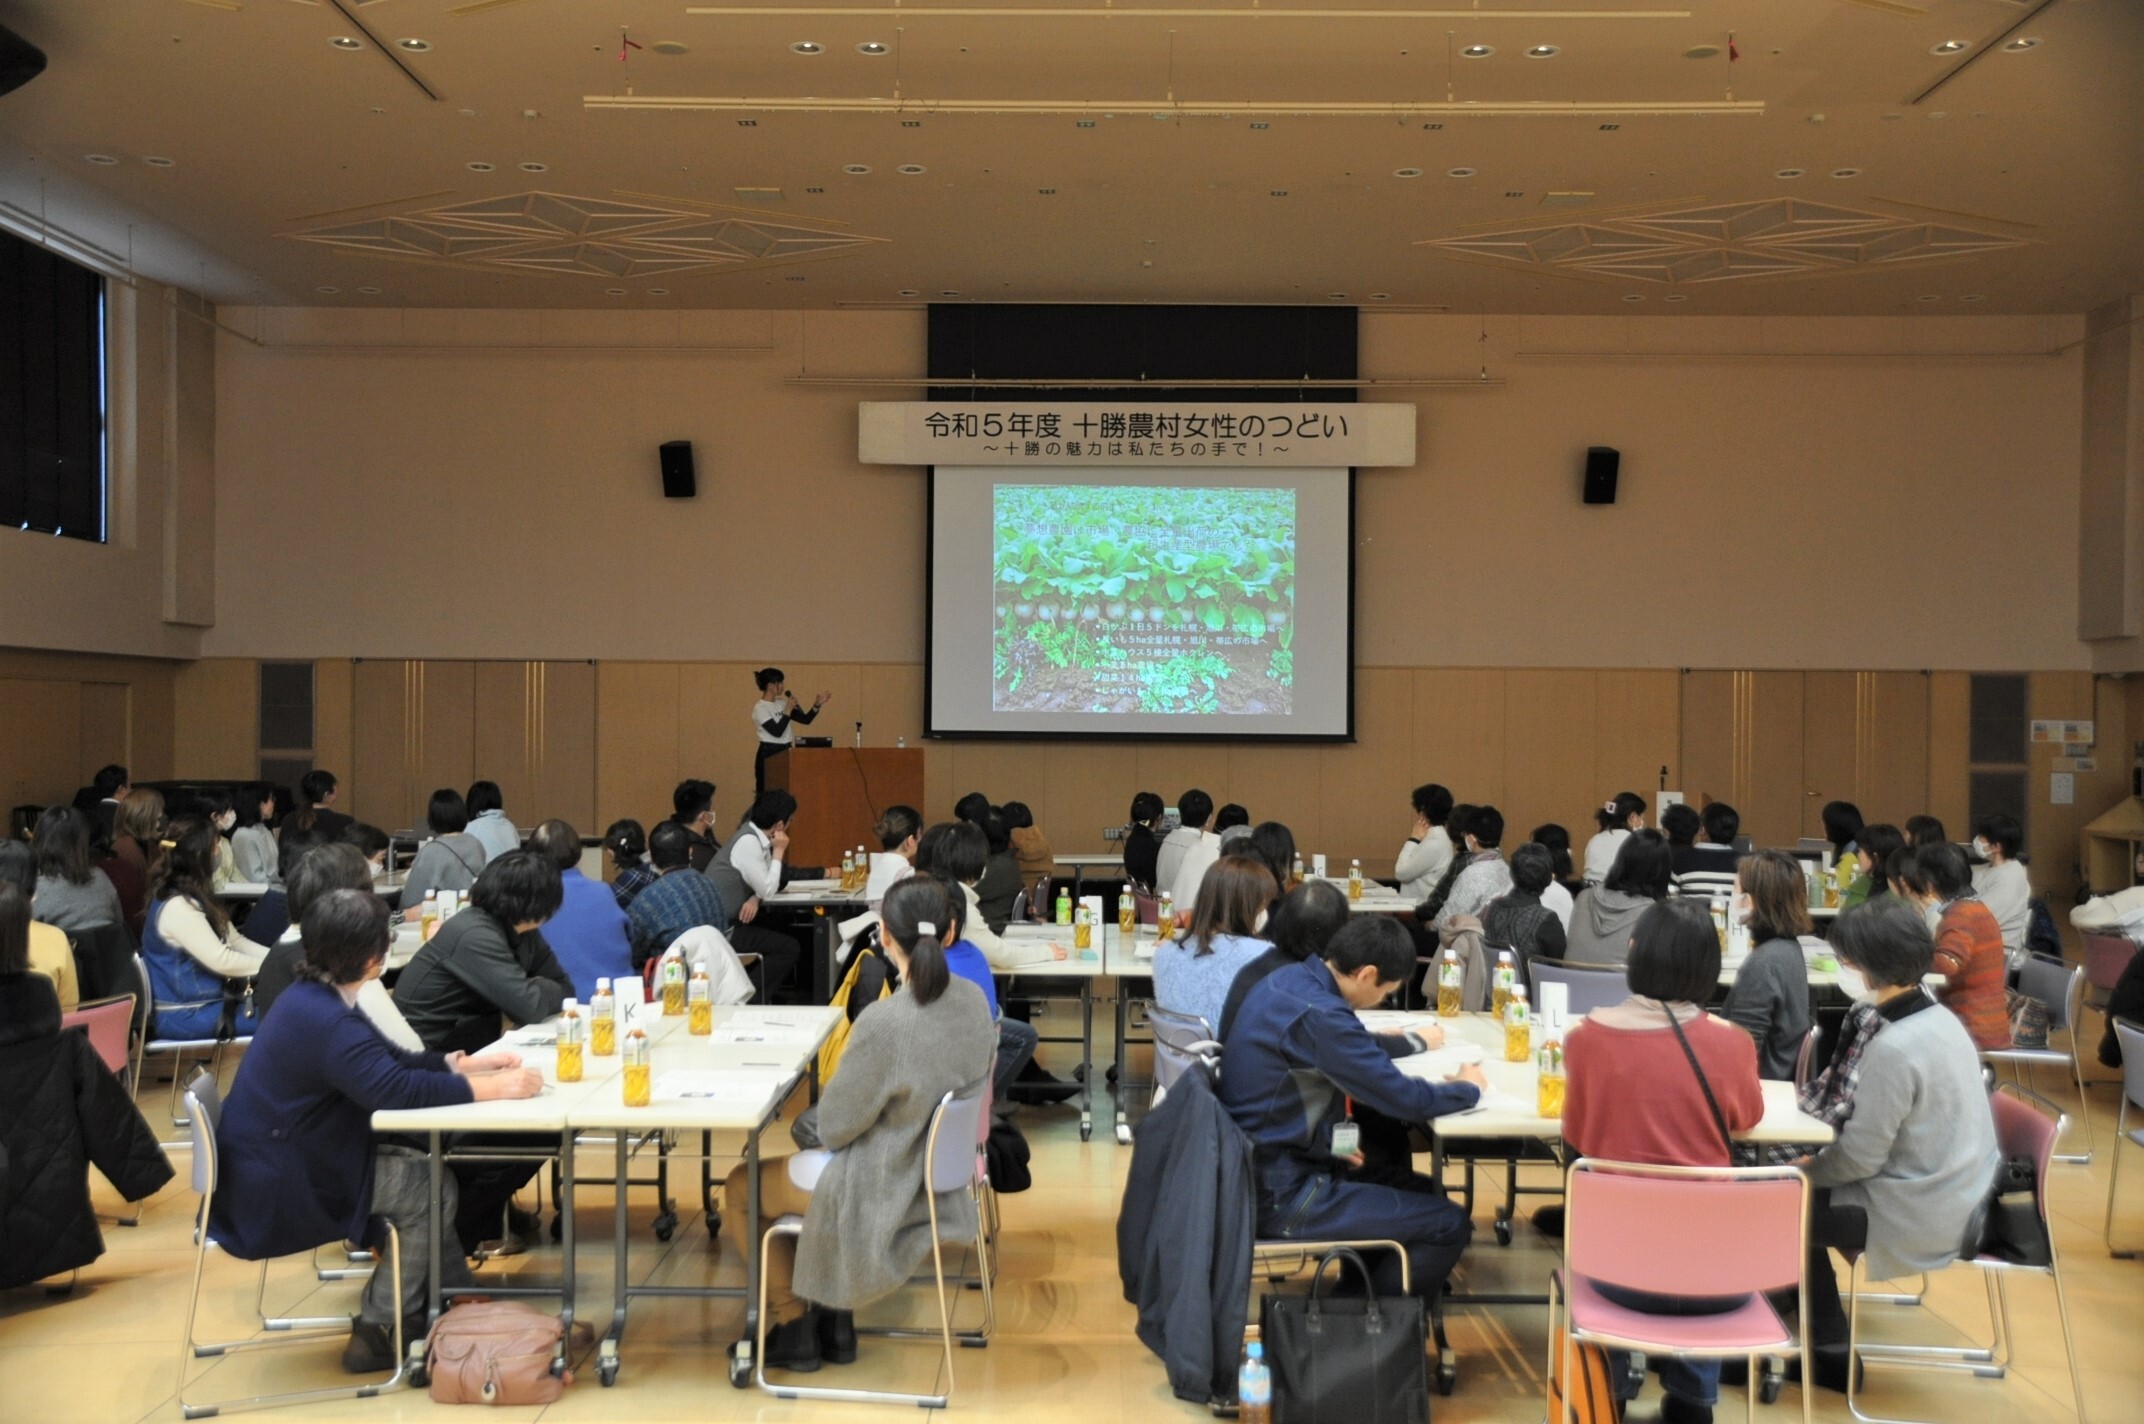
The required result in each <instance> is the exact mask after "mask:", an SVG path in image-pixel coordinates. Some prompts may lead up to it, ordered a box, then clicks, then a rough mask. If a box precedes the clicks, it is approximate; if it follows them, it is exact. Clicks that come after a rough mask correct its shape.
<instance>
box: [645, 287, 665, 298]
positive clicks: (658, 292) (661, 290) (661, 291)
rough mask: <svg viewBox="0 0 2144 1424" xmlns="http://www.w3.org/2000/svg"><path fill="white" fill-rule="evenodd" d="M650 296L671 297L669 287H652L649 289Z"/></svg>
mask: <svg viewBox="0 0 2144 1424" xmlns="http://www.w3.org/2000/svg"><path fill="white" fill-rule="evenodd" d="M648 295H649V296H651V297H667V296H669V295H670V289H669V288H668V287H650V288H648Z"/></svg>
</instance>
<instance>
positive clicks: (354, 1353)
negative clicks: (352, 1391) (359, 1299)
mask: <svg viewBox="0 0 2144 1424" xmlns="http://www.w3.org/2000/svg"><path fill="white" fill-rule="evenodd" d="M342 1367H343V1370H344V1371H345V1372H346V1373H349V1374H353V1375H377V1374H384V1373H386V1372H387V1371H388V1370H391V1369H393V1368H394V1367H395V1334H394V1329H393V1327H391V1326H387V1325H374V1324H372V1323H371V1322H370V1321H365V1320H353V1321H351V1322H350V1343H349V1344H347V1345H345V1346H343V1347H342Z"/></svg>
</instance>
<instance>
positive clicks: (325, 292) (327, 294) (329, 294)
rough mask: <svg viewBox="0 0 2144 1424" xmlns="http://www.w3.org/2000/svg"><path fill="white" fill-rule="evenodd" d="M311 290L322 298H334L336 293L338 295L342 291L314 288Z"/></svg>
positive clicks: (338, 288)
mask: <svg viewBox="0 0 2144 1424" xmlns="http://www.w3.org/2000/svg"><path fill="white" fill-rule="evenodd" d="M313 290H314V291H316V292H318V293H320V295H321V296H323V297H332V296H335V295H337V294H338V293H340V292H341V291H342V288H340V287H315V288H313Z"/></svg>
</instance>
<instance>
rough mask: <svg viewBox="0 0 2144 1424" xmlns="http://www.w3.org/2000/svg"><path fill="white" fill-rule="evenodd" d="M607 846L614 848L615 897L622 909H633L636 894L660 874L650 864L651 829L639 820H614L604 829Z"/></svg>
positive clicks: (607, 848) (611, 890) (613, 887)
mask: <svg viewBox="0 0 2144 1424" xmlns="http://www.w3.org/2000/svg"><path fill="white" fill-rule="evenodd" d="M603 849H605V850H607V851H609V852H610V863H611V867H612V871H613V873H612V875H611V878H610V893H611V898H612V899H614V900H616V901H617V902H618V908H619V909H621V910H630V909H632V908H633V897H634V896H635V895H638V894H639V893H640V892H641V891H643V890H645V889H647V888H648V887H649V886H650V885H653V884H654V883H655V882H656V880H657V879H658V878H660V877H658V876H657V875H656V873H655V867H654V866H652V865H650V864H648V833H647V831H646V829H645V828H643V827H642V826H641V824H640V822H638V821H635V820H631V819H627V820H621V821H612V822H611V823H610V825H609V826H608V827H607V828H606V829H605V830H604V832H603Z"/></svg>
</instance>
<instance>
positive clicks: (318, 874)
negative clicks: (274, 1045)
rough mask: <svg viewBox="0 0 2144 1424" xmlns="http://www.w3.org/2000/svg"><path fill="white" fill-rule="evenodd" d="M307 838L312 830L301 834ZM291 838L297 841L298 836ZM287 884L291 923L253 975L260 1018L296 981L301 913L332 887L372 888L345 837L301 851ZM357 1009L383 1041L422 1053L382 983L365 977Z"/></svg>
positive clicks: (301, 941) (300, 952) (300, 959)
mask: <svg viewBox="0 0 2144 1424" xmlns="http://www.w3.org/2000/svg"><path fill="white" fill-rule="evenodd" d="M303 838H304V839H306V840H308V841H310V840H311V839H312V838H313V836H312V833H311V832H305V833H303ZM292 839H293V840H296V839H299V837H298V836H297V835H293V836H292ZM284 883H285V884H286V885H287V886H288V887H289V893H290V915H291V919H292V923H291V925H290V927H289V928H288V929H286V930H284V931H283V934H282V936H281V937H280V938H279V939H277V940H276V942H275V943H274V944H273V945H271V946H269V949H268V957H267V958H266V959H264V960H262V961H261V972H260V973H259V974H257V975H255V976H254V979H253V1008H254V1012H255V1013H256V1014H258V1015H259V1017H260V1018H262V1019H264V1020H265V1019H266V1018H267V1017H268V1014H269V1011H270V1010H272V1009H273V1008H274V1007H275V1002H276V1000H277V999H279V998H281V997H282V996H283V991H284V990H285V989H288V988H289V987H290V986H291V985H292V984H295V983H296V982H297V981H298V973H299V967H300V965H302V964H303V962H304V960H305V940H304V937H303V935H302V933H301V928H302V926H303V925H304V923H305V912H306V911H307V910H309V909H311V908H312V907H313V905H314V903H315V902H316V901H320V900H324V899H326V898H327V897H328V896H330V895H332V894H334V893H335V892H336V891H337V890H364V891H368V892H369V891H370V890H371V889H372V872H371V870H370V869H368V868H367V866H366V863H365V858H364V856H363V855H362V854H360V853H359V851H358V849H357V847H356V846H353V845H351V844H350V843H349V842H348V841H336V842H333V843H332V844H328V845H315V846H313V847H312V848H311V850H309V851H308V852H307V853H306V854H304V855H301V856H299V857H298V858H297V859H295V860H293V861H292V862H291V870H290V874H289V875H287V876H286V877H284ZM356 1002H357V1011H358V1012H359V1013H361V1014H363V1015H364V1016H365V1017H366V1018H368V1019H370V1020H372V1025H373V1027H374V1028H377V1029H378V1030H379V1031H380V1032H381V1033H382V1034H383V1035H385V1037H386V1038H387V1041H388V1042H390V1043H392V1044H394V1045H395V1046H396V1047H398V1048H406V1049H408V1050H409V1051H410V1052H411V1053H422V1052H423V1051H424V1040H423V1039H421V1038H419V1037H417V1031H416V1030H415V1029H413V1028H411V1027H410V1026H409V1020H408V1019H406V1018H403V1017H402V1010H401V1009H399V1008H397V1007H396V1006H395V1001H394V996H393V995H392V994H390V993H388V992H387V986H386V984H385V983H383V982H382V981H380V980H378V979H367V980H366V981H365V982H364V984H363V985H362V986H361V987H360V988H359V989H358V991H357V1000H356Z"/></svg>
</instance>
